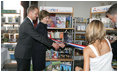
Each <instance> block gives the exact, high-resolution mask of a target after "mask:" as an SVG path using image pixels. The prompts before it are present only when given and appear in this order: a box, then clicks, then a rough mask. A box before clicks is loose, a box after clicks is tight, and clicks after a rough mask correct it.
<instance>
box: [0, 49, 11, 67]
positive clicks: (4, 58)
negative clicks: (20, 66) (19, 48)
mask: <svg viewBox="0 0 118 72" xmlns="http://www.w3.org/2000/svg"><path fill="white" fill-rule="evenodd" d="M9 62H10V56H9V51H8V49H7V48H1V69H2V68H3V66H4V65H5V64H6V63H9Z"/></svg>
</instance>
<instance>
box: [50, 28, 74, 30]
mask: <svg viewBox="0 0 118 72" xmlns="http://www.w3.org/2000/svg"><path fill="white" fill-rule="evenodd" d="M48 29H52V30H54V29H61V30H74V28H48Z"/></svg>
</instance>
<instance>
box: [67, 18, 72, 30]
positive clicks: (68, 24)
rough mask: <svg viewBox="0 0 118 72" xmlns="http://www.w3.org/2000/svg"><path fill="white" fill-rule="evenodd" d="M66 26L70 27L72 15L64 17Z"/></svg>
mask: <svg viewBox="0 0 118 72" xmlns="http://www.w3.org/2000/svg"><path fill="white" fill-rule="evenodd" d="M66 28H72V16H68V17H66Z"/></svg>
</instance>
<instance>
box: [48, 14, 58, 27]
mask: <svg viewBox="0 0 118 72" xmlns="http://www.w3.org/2000/svg"><path fill="white" fill-rule="evenodd" d="M48 27H50V28H53V27H56V17H55V16H50V22H49V24H48Z"/></svg>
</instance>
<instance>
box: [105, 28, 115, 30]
mask: <svg viewBox="0 0 118 72" xmlns="http://www.w3.org/2000/svg"><path fill="white" fill-rule="evenodd" d="M106 30H116V29H114V28H106Z"/></svg>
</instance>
